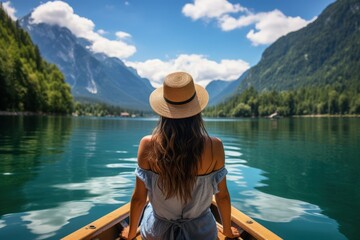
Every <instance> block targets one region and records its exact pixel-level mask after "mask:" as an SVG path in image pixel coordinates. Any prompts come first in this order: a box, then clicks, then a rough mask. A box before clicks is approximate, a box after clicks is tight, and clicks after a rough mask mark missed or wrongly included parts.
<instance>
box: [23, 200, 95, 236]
mask: <svg viewBox="0 0 360 240" xmlns="http://www.w3.org/2000/svg"><path fill="white" fill-rule="evenodd" d="M92 206H93V204H92V203H91V202H86V201H79V202H66V203H63V204H61V205H60V206H58V207H56V208H52V209H44V210H38V211H30V212H27V213H26V214H25V215H24V216H22V217H21V219H22V220H23V221H24V222H25V225H26V227H27V228H28V229H29V230H30V231H31V233H33V234H35V235H36V236H37V238H36V239H47V238H50V237H52V236H54V235H55V234H56V231H58V230H59V229H61V228H62V227H63V226H64V225H66V224H67V223H69V220H70V219H72V218H75V217H79V216H83V215H86V214H88V213H89V210H90V209H91V208H92Z"/></svg>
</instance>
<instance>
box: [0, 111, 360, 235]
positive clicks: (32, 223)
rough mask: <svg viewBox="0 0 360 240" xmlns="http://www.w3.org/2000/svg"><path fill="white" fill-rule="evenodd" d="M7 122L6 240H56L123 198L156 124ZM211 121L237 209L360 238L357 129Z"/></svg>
mask: <svg viewBox="0 0 360 240" xmlns="http://www.w3.org/2000/svg"><path fill="white" fill-rule="evenodd" d="M1 122H2V123H3V122H4V121H1ZM5 122H6V124H7V127H4V125H3V124H2V125H1V126H0V133H1V135H0V143H1V145H0V157H1V162H0V179H1V182H0V186H1V189H0V194H2V195H1V196H2V198H1V199H0V201H1V204H0V208H1V210H2V214H4V213H10V214H6V215H2V217H1V219H0V238H1V239H36V238H38V239H45V238H46V239H59V238H61V237H63V236H65V235H67V234H68V233H70V232H72V231H74V230H76V229H78V228H79V227H81V226H83V225H85V224H87V223H89V222H91V221H93V220H95V219H97V218H98V217H100V216H102V215H104V214H106V213H108V212H110V211H111V210H114V209H115V208H117V207H118V206H120V205H121V204H123V203H124V202H127V201H128V200H129V199H130V196H131V193H132V190H133V182H134V180H135V176H134V168H135V167H136V154H137V149H138V143H139V140H140V139H141V137H142V136H143V135H146V134H150V133H151V131H152V129H153V127H154V125H155V123H156V121H154V120H151V121H149V120H138V119H126V120H119V119H98V118H75V119H66V118H63V119H62V120H59V119H57V118H49V119H47V120H45V119H41V118H40V120H39V119H38V120H36V121H35V120H34V119H29V120H28V119H26V118H13V119H11V118H10V120H9V119H8V120H5ZM206 125H207V127H208V130H209V132H210V134H211V135H215V136H218V137H220V138H221V139H222V141H223V143H224V149H225V156H226V166H227V169H228V171H229V174H228V175H227V179H228V186H229V190H230V192H231V196H232V201H233V204H234V205H235V207H238V208H239V209H240V210H242V211H244V212H245V213H246V214H249V215H250V216H251V217H253V218H255V219H256V220H257V221H259V222H260V223H262V224H264V225H265V226H266V227H268V228H270V229H271V230H273V231H274V232H276V233H278V234H279V235H280V236H282V237H284V238H285V239H303V238H308V237H309V236H311V237H312V238H313V239H324V238H325V239H346V237H344V236H343V235H342V234H341V233H339V230H338V228H340V231H341V232H343V233H344V234H345V235H346V236H347V237H348V238H349V239H356V236H357V233H359V232H358V230H357V229H356V227H353V226H357V225H358V224H357V223H360V221H359V216H358V212H360V211H359V210H360V209H359V203H360V193H359V191H360V190H359V189H357V188H355V187H354V186H357V185H358V184H360V182H359V174H358V172H359V171H360V166H359V165H360V163H359V162H358V159H360V155H359V153H360V152H359V151H360V150H359V148H358V147H357V145H356V143H357V142H358V141H357V140H358V139H359V134H360V129H359V127H360V124H359V123H357V122H355V123H354V120H336V119H334V120H328V119H323V120H315V119H311V120H307V119H281V120H278V121H265V120H248V119H247V120H236V121H234V120H231V121H214V120H213V121H207V122H206ZM3 159H4V160H3ZM5 179H6V180H5ZM4 180H5V181H4ZM334 193H335V194H334Z"/></svg>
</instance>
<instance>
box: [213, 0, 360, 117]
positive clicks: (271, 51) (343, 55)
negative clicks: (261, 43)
mask: <svg viewBox="0 0 360 240" xmlns="http://www.w3.org/2000/svg"><path fill="white" fill-rule="evenodd" d="M359 26H360V2H359V1H358V0H337V1H336V2H335V3H333V4H331V5H330V6H328V7H327V8H326V9H325V10H324V11H323V13H321V14H320V16H319V17H318V19H316V20H315V21H314V22H313V23H310V24H309V25H308V26H307V27H305V28H303V29H300V30H299V31H297V32H292V33H289V34H288V35H286V36H284V37H281V38H280V39H278V40H277V41H276V42H274V43H273V44H272V45H271V46H269V47H268V48H267V49H266V50H265V51H264V53H263V55H262V58H261V60H260V62H259V63H258V64H257V65H256V66H254V67H252V68H251V69H250V70H249V72H248V75H247V76H246V78H245V79H244V80H243V81H242V82H241V84H240V88H239V93H240V94H238V95H237V96H234V97H233V98H232V99H230V100H229V101H228V102H227V103H225V104H222V105H221V106H217V107H216V108H212V109H209V110H208V114H209V115H212V116H219V115H225V116H246V115H252V116H259V115H260V116H263V115H268V114H271V113H273V112H275V111H278V112H280V113H281V114H282V115H293V114H298V115H302V114H359V113H360V95H359V93H360V30H359V29H360V28H359ZM249 88H251V90H249ZM249 94H250V95H251V97H249Z"/></svg>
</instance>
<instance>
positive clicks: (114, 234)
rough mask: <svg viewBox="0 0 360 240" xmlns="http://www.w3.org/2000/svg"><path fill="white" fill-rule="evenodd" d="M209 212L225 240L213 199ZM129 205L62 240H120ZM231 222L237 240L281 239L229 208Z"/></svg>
mask: <svg viewBox="0 0 360 240" xmlns="http://www.w3.org/2000/svg"><path fill="white" fill-rule="evenodd" d="M210 208H211V211H212V213H213V215H214V217H215V219H216V221H217V228H218V239H219V240H225V239H226V237H225V236H224V235H223V234H222V233H221V229H222V225H221V223H220V222H221V221H220V215H219V213H218V210H217V205H216V202H215V199H213V201H212V204H211V207H210ZM129 211H130V203H127V204H125V205H123V206H122V207H120V208H118V209H116V210H114V211H113V212H111V213H109V214H107V215H105V216H103V217H101V218H99V219H98V220H96V221H94V222H92V223H90V224H89V225H86V226H84V227H82V228H80V229H79V230H77V231H75V232H73V233H71V234H69V235H68V236H66V237H64V238H63V239H62V240H80V239H82V240H111V239H114V240H115V239H120V238H119V234H120V233H121V231H122V229H123V228H124V226H127V221H128V218H129ZM231 220H232V225H233V226H234V227H236V228H237V229H239V232H240V233H241V234H240V238H238V239H243V240H246V239H249V240H254V239H267V240H278V239H281V238H280V237H279V236H277V235H276V234H275V233H273V232H271V231H270V230H268V229H267V228H265V227H264V226H262V225H260V224H259V223H257V222H256V221H255V220H253V219H251V218H250V217H248V216H247V215H245V214H244V213H242V212H240V211H239V210H238V209H236V208H235V207H233V206H232V207H231ZM139 231H140V229H138V235H137V237H136V239H138V240H140V239H141V236H140V232H139Z"/></svg>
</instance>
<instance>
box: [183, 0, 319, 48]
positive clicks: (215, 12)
mask: <svg viewBox="0 0 360 240" xmlns="http://www.w3.org/2000/svg"><path fill="white" fill-rule="evenodd" d="M207 3H208V0H195V1H194V4H186V5H185V6H184V7H183V14H184V15H185V16H187V17H190V18H192V19H193V20H198V19H204V20H208V19H211V18H212V19H215V20H216V21H217V22H218V24H219V27H220V28H221V29H222V30H223V31H232V30H234V29H239V28H243V27H246V26H250V25H255V27H254V28H252V29H251V30H250V31H249V32H248V33H247V35H246V37H247V38H248V39H249V40H250V41H251V42H252V44H253V45H255V46H257V45H260V44H270V43H273V42H274V41H276V40H277V39H278V38H279V37H281V36H284V35H286V34H287V33H289V32H292V31H296V30H299V29H300V28H303V27H305V26H306V25H307V24H309V23H310V22H312V21H314V20H315V19H316V18H313V19H311V20H309V21H307V20H305V19H302V18H301V17H291V16H286V15H284V14H283V13H282V12H281V11H280V10H277V9H275V10H273V11H270V12H260V13H253V12H251V11H250V10H248V9H247V8H245V7H242V6H240V5H239V4H231V3H229V2H228V1H226V0H212V1H211V4H209V5H206V4H207ZM235 13H238V14H239V13H241V14H243V15H241V16H236V17H235V16H233V15H234V14H235Z"/></svg>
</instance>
